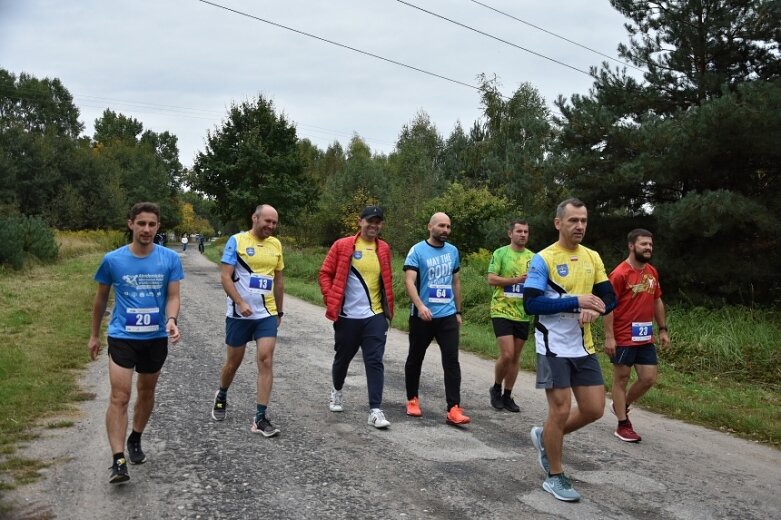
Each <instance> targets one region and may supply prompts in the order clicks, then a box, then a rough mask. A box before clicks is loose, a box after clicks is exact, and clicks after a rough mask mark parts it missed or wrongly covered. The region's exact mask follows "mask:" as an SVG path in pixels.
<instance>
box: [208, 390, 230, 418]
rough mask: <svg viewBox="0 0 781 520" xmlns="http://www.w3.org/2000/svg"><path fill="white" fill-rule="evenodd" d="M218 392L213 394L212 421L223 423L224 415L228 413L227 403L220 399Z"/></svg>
mask: <svg viewBox="0 0 781 520" xmlns="http://www.w3.org/2000/svg"><path fill="white" fill-rule="evenodd" d="M219 396H220V392H219V390H218V391H217V393H215V394H214V404H213V405H212V419H214V420H215V421H224V420H225V414H226V413H227V412H228V401H223V400H221V399H220V397H219Z"/></svg>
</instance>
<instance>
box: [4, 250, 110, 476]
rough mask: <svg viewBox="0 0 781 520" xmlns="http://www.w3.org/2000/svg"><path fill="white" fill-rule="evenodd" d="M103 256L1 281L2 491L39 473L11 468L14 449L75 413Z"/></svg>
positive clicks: (12, 274) (82, 258)
mask: <svg viewBox="0 0 781 520" xmlns="http://www.w3.org/2000/svg"><path fill="white" fill-rule="evenodd" d="M100 258H101V254H100V253H90V254H87V255H82V256H78V257H71V258H68V259H66V260H64V261H61V262H59V263H55V264H52V265H48V266H42V265H39V266H36V267H28V268H27V269H24V270H22V271H20V272H5V273H3V274H2V275H0V337H2V338H3V345H2V348H0V395H2V396H3V399H2V400H0V453H2V454H3V455H4V456H3V457H2V460H1V461H0V476H1V477H2V479H0V480H1V481H2V482H3V485H4V486H6V487H8V486H11V487H13V486H14V485H16V484H19V483H24V482H27V481H29V480H30V478H32V477H31V475H32V474H33V473H36V472H37V470H36V466H35V465H34V464H31V465H29V466H28V467H29V468H30V471H21V470H20V469H19V468H16V467H15V466H14V464H16V462H14V461H17V462H18V460H21V459H17V458H15V457H13V454H14V453H15V451H16V447H17V446H18V445H19V444H20V443H24V442H28V441H30V440H31V439H33V438H34V437H35V433H34V432H35V430H34V427H35V426H36V425H39V424H41V421H42V420H45V419H46V418H47V417H52V416H55V415H57V414H58V413H61V412H64V411H68V410H72V409H73V402H74V401H77V400H79V399H81V398H82V397H83V395H82V394H81V392H80V389H79V387H78V384H77V381H76V379H77V377H78V370H74V369H80V368H82V367H84V365H86V363H87V362H88V360H89V356H88V355H87V349H86V342H87V339H88V336H89V316H90V313H91V308H92V298H93V296H94V292H95V286H94V284H93V283H91V282H90V280H91V279H92V275H93V273H94V271H95V268H96V266H97V263H98V261H99V260H100ZM55 424H57V423H55ZM60 424H61V425H62V426H60V427H63V426H65V424H64V423H63V422H62V421H60ZM2 474H5V475H2Z"/></svg>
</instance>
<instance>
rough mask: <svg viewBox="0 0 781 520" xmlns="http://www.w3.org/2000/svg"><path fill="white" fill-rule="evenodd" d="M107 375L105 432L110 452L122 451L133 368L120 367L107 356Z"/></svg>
mask: <svg viewBox="0 0 781 520" xmlns="http://www.w3.org/2000/svg"><path fill="white" fill-rule="evenodd" d="M108 377H109V382H110V384H111V395H110V396H109V404H108V409H107V410H106V433H107V434H108V442H109V445H110V446H111V453H112V454H116V453H124V451H125V434H126V433H127V406H128V403H129V402H130V390H131V388H132V386H133V369H132V368H124V367H121V366H119V365H117V364H116V363H114V361H113V360H112V359H111V357H109V359H108ZM147 418H148V417H147Z"/></svg>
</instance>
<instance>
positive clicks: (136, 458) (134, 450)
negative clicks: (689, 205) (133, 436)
mask: <svg viewBox="0 0 781 520" xmlns="http://www.w3.org/2000/svg"><path fill="white" fill-rule="evenodd" d="M127 453H128V458H129V459H130V463H131V464H143V463H144V462H146V455H145V454H144V450H142V449H141V441H140V440H139V441H137V442H132V441H131V440H130V439H128V441H127Z"/></svg>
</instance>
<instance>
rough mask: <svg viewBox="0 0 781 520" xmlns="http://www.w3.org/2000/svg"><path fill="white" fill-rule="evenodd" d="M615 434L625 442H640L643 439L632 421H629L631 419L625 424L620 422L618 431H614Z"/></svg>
mask: <svg viewBox="0 0 781 520" xmlns="http://www.w3.org/2000/svg"><path fill="white" fill-rule="evenodd" d="M613 435H615V436H616V437H618V438H619V439H621V440H622V441H624V442H640V440H641V439H640V436H639V435H638V434H637V432H636V431H635V430H634V428H632V423H631V422H630V421H629V419H627V420H626V422H625V423H624V424H621V423H619V424H618V428H616V431H614V432H613Z"/></svg>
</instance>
